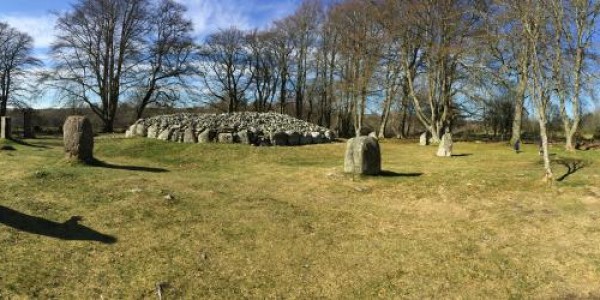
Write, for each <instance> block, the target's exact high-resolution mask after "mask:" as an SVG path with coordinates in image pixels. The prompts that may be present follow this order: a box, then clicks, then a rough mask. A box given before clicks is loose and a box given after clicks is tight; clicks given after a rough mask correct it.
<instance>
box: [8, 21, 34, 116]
mask: <svg viewBox="0 0 600 300" xmlns="http://www.w3.org/2000/svg"><path fill="white" fill-rule="evenodd" d="M32 52H33V39H32V38H31V36H29V35H28V34H26V33H23V32H20V31H18V30H17V29H15V28H13V27H11V26H9V25H8V24H6V23H2V22H0V116H5V115H6V110H7V106H8V104H10V103H13V104H15V103H18V102H20V101H19V100H18V99H17V96H18V95H19V92H20V91H22V90H23V88H24V82H23V79H24V78H25V77H26V76H27V74H29V72H28V68H29V67H32V66H36V65H39V64H41V62H40V61H39V60H37V59H35V58H34V57H33V56H32Z"/></svg>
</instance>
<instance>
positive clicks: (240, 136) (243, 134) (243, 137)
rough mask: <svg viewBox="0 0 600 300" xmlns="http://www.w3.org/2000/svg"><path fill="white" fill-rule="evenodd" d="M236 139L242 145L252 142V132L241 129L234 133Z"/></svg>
mask: <svg viewBox="0 0 600 300" xmlns="http://www.w3.org/2000/svg"><path fill="white" fill-rule="evenodd" d="M236 137H237V138H236V139H237V141H238V142H239V143H241V144H244V145H251V144H254V134H253V133H252V131H249V130H241V131H238V132H237V133H236Z"/></svg>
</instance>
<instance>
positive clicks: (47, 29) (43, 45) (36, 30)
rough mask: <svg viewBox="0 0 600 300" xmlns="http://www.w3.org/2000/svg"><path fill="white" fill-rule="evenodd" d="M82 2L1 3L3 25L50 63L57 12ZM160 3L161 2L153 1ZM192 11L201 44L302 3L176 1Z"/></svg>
mask: <svg viewBox="0 0 600 300" xmlns="http://www.w3.org/2000/svg"><path fill="white" fill-rule="evenodd" d="M76 1H78V0H0V21H2V22H6V23H8V24H10V25H11V26H13V27H15V28H17V29H19V30H21V31H23V32H26V33H28V34H29V35H31V36H32V37H33V39H34V44H35V51H34V52H35V56H36V57H38V58H39V59H41V60H42V61H43V62H45V63H48V61H47V57H48V49H49V46H50V44H51V43H52V42H53V39H54V35H55V32H54V22H55V20H56V17H55V14H53V12H62V11H66V10H68V9H70V7H71V5H72V3H75V2H76ZM150 1H157V0H150ZM175 1H177V2H179V3H182V4H184V5H185V6H186V7H187V8H188V13H187V14H188V18H190V19H191V20H192V21H193V22H194V34H195V36H196V37H197V38H198V39H199V40H201V39H202V38H203V37H205V36H206V35H208V34H210V33H212V32H215V31H216V30H218V29H219V28H227V27H231V26H237V27H238V28H241V29H253V28H265V27H267V26H269V25H270V24H271V23H272V22H273V21H274V20H277V19H280V18H282V17H285V16H287V15H290V14H292V13H293V12H294V10H295V9H296V8H297V6H298V5H299V3H300V0H175ZM52 98H53V96H52V95H46V96H43V97H42V98H41V99H36V100H33V99H30V105H32V106H33V107H35V108H44V107H53V106H56V105H57V103H54V101H52V100H50V99H52Z"/></svg>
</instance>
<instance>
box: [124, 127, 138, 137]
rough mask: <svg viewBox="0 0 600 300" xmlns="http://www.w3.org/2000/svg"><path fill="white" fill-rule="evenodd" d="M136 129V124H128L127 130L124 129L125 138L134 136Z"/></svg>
mask: <svg viewBox="0 0 600 300" xmlns="http://www.w3.org/2000/svg"><path fill="white" fill-rule="evenodd" d="M136 130H137V124H133V125H131V126H129V129H127V131H125V138H127V139H129V138H132V137H135V132H136Z"/></svg>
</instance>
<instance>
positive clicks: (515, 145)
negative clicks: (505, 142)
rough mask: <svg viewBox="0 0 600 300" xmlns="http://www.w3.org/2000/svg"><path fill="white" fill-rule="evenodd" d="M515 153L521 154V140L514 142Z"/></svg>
mask: <svg viewBox="0 0 600 300" xmlns="http://www.w3.org/2000/svg"><path fill="white" fill-rule="evenodd" d="M514 149H515V153H517V154H519V153H520V152H521V140H517V141H515V144H514Z"/></svg>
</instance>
